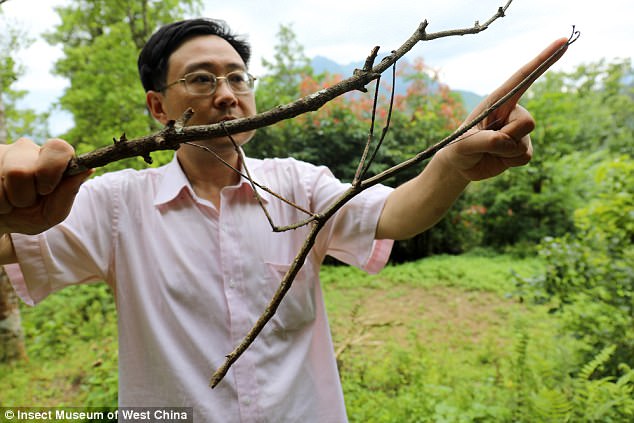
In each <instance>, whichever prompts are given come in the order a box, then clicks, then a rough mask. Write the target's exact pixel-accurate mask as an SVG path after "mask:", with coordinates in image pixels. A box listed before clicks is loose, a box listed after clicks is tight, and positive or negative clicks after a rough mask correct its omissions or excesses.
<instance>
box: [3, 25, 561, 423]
mask: <svg viewBox="0 0 634 423" xmlns="http://www.w3.org/2000/svg"><path fill="white" fill-rule="evenodd" d="M564 43H565V40H558V41H556V42H555V43H553V44H552V45H551V46H550V47H548V48H547V49H546V50H545V51H544V52H543V53H542V55H540V56H538V57H537V58H536V59H535V60H533V61H532V62H531V63H529V65H527V66H526V67H524V68H523V69H522V70H521V71H520V72H518V74H517V75H515V76H514V77H513V78H511V80H509V82H507V83H506V84H505V85H503V86H502V87H501V88H500V90H498V92H496V93H494V95H493V96H494V97H495V96H498V97H499V96H500V94H503V93H504V92H506V91H508V90H509V87H510V86H512V85H515V83H517V82H519V81H520V80H521V79H522V78H523V75H524V74H526V73H527V72H529V71H530V70H532V69H533V68H535V67H536V66H537V65H538V64H539V63H541V62H542V61H543V60H544V59H545V58H546V57H548V56H549V55H550V53H552V52H554V51H555V50H556V49H557V48H558V47H559V46H561V45H563V44H564ZM249 54H250V49H249V46H248V44H246V43H245V42H244V41H243V40H241V39H239V38H238V37H236V36H234V35H233V34H231V32H230V31H229V29H228V28H227V27H226V26H224V24H222V23H220V22H216V21H211V20H205V19H195V20H187V21H181V22H176V23H173V24H170V25H167V26H165V27H163V28H161V29H160V30H159V31H158V32H157V33H156V34H154V35H153V36H152V37H151V39H150V40H149V41H148V43H147V45H146V46H145V48H144V49H143V51H142V52H141V54H140V56H139V72H140V74H141V79H142V82H143V85H144V87H145V89H146V92H147V106H148V108H149V110H150V112H151V113H152V115H153V116H154V117H155V118H156V119H157V120H158V121H159V122H161V123H163V124H166V123H167V122H168V121H170V120H175V119H179V118H180V117H181V116H182V115H183V112H184V111H185V110H186V109H188V108H190V107H191V108H193V110H194V115H193V117H192V119H191V120H190V121H189V124H211V123H216V122H220V121H223V120H230V119H236V118H242V117H246V116H251V115H253V114H254V113H255V101H254V96H253V90H252V88H253V79H252V77H251V76H250V75H249V74H248V72H247V64H248V60H249ZM500 116H502V121H501V123H500V125H499V127H500V129H499V130H496V131H493V130H474V131H472V133H471V135H470V136H469V137H468V138H466V139H465V140H463V141H461V142H459V143H455V144H453V145H452V146H450V147H447V148H445V149H444V150H442V151H441V152H440V153H438V154H437V155H436V156H435V157H434V158H433V160H431V162H430V163H429V164H428V166H427V167H426V168H425V169H424V171H423V172H422V173H421V175H419V176H418V177H416V178H414V179H413V180H411V181H409V182H408V183H406V184H404V185H403V186H401V187H399V188H397V189H396V190H391V189H389V188H387V187H383V186H378V187H374V188H372V189H370V190H367V191H365V192H363V193H362V194H361V195H359V196H357V197H356V198H354V199H353V200H352V201H350V202H349V203H347V204H346V206H345V207H344V208H343V209H342V210H341V211H340V212H339V213H338V214H337V215H336V216H335V217H333V218H332V219H331V220H330V221H329V223H328V225H327V226H326V227H325V228H324V229H323V230H322V232H321V233H320V235H319V237H318V239H317V242H316V243H315V247H314V248H313V249H312V251H311V253H310V255H309V257H308V258H307V260H306V264H305V265H304V266H303V268H302V270H301V271H300V273H299V275H298V276H297V278H296V280H295V282H294V284H293V287H292V288H291V290H290V291H289V293H288V294H287V296H286V297H285V299H284V301H283V303H282V305H281V306H280V308H279V309H278V312H277V313H276V315H275V317H274V318H273V320H272V321H271V322H270V323H269V324H268V325H267V327H266V328H265V329H264V331H263V332H262V333H261V334H260V336H259V337H258V339H257V340H256V341H255V342H254V344H253V345H252V346H251V347H250V348H249V349H248V350H247V352H246V353H245V354H244V355H243V356H242V357H241V358H240V359H239V360H238V361H237V362H236V363H235V364H234V366H233V367H232V369H231V370H230V371H229V373H228V374H227V376H226V377H225V379H224V380H223V381H222V382H221V383H220V384H219V385H218V386H217V387H216V388H215V389H214V390H211V389H209V388H208V386H207V383H208V378H209V376H210V373H211V371H212V370H213V369H215V368H216V367H217V366H218V365H219V364H221V363H222V361H223V360H224V355H225V354H226V353H228V352H229V351H231V350H232V349H233V347H234V346H235V345H236V344H237V343H238V342H239V341H240V340H241V339H242V337H243V336H244V335H245V334H246V332H247V331H248V330H249V329H250V328H251V326H252V325H253V323H254V321H255V319H256V318H257V317H258V316H259V315H260V313H261V312H262V311H263V309H264V307H265V306H266V304H267V302H268V301H269V299H270V297H271V294H272V293H273V291H274V290H275V288H276V287H277V285H278V283H279V281H280V279H281V276H282V275H283V274H284V272H285V270H286V269H287V268H288V266H289V264H290V263H291V261H292V260H293V258H294V256H295V254H296V252H297V250H298V249H299V247H300V246H301V244H302V242H303V240H304V238H305V235H306V231H307V229H306V228H303V229H298V230H295V231H290V232H284V233H273V232H272V231H271V230H270V227H269V226H268V223H267V221H266V219H265V217H264V215H263V213H262V211H261V209H260V208H259V205H258V204H257V201H256V200H255V199H254V193H253V190H252V188H251V185H250V184H249V183H248V182H247V181H246V180H244V179H243V178H242V177H241V176H240V175H238V174H237V173H235V172H234V171H233V170H231V169H230V168H228V167H227V166H225V165H224V164H223V163H222V161H226V162H227V163H229V164H231V165H232V166H234V167H236V168H243V167H244V166H245V165H246V166H247V167H248V168H249V170H250V172H251V174H252V175H253V177H254V179H255V180H257V181H258V182H261V183H263V184H264V185H266V186H268V187H269V188H272V189H273V190H274V191H276V192H277V193H279V194H281V195H283V196H284V197H286V198H288V199H290V200H292V201H294V202H295V203H297V204H299V205H300V206H302V207H304V208H307V209H310V210H312V211H319V210H321V209H323V208H324V207H325V206H327V205H328V204H330V203H331V202H332V201H333V200H334V199H336V198H337V197H338V195H339V194H340V193H341V192H342V191H343V190H344V189H345V188H346V186H345V185H344V184H341V183H340V182H338V181H337V180H336V179H335V178H334V177H333V176H332V175H331V173H330V172H329V171H328V170H327V169H325V168H323V167H316V166H313V165H309V164H306V163H302V162H298V161H295V160H293V159H271V160H253V159H249V158H247V159H245V163H242V162H241V159H240V155H239V154H238V152H236V151H235V149H234V146H233V144H232V142H231V140H229V139H228V138H226V137H221V138H218V139H214V140H210V141H199V142H197V143H196V144H195V145H183V146H182V147H181V148H180V149H179V150H178V151H177V152H176V154H175V157H174V160H173V161H172V163H170V164H169V165H167V166H164V167H162V168H159V169H146V170H142V171H138V172H137V171H132V170H126V171H122V172H116V173H111V174H107V175H104V176H102V177H99V178H95V179H93V180H91V181H89V182H87V183H86V184H84V185H83V187H82V189H81V190H80V189H79V187H80V185H81V184H82V183H83V182H84V180H86V179H87V178H88V176H89V172H88V173H85V174H82V175H78V176H75V177H70V178H65V177H63V176H62V175H63V172H64V170H65V167H66V164H67V163H68V160H69V159H70V158H71V157H72V155H73V150H72V148H71V147H70V146H69V145H68V144H67V143H66V142H64V141H62V140H50V141H48V142H47V143H45V144H44V145H43V146H41V147H39V146H37V145H35V144H34V143H32V142H31V141H29V140H24V139H23V140H19V141H17V142H16V143H14V144H12V145H8V146H1V147H2V149H1V150H0V176H1V177H2V187H1V190H0V228H1V230H2V233H3V234H4V235H3V236H2V238H1V240H0V241H1V242H0V259H1V260H2V262H3V263H14V262H16V263H17V264H13V265H10V266H7V269H8V273H9V275H10V277H11V280H12V283H13V284H14V287H15V289H16V291H17V292H18V294H19V295H20V296H21V297H22V298H23V299H24V300H25V301H26V302H27V303H30V304H34V303H37V302H38V301H40V300H42V299H43V298H44V297H46V296H47V295H49V294H50V293H52V292H54V291H55V290H58V289H61V288H63V287H64V286H67V285H70V284H76V283H84V282H90V281H96V280H105V281H106V282H107V283H108V284H109V285H110V286H111V287H112V289H113V292H114V295H115V298H116V303H117V308H118V314H119V337H120V346H119V348H120V350H119V366H120V371H119V385H120V386H119V402H120V405H121V406H139V407H151V406H190V407H193V409H194V415H195V421H200V422H216V421H217V422H223V423H224V422H234V421H235V422H261V421H262V422H284V421H289V422H341V421H345V420H346V414H345V408H344V403H343V395H342V392H341V385H340V382H339V377H338V373H337V368H336V363H335V360H334V355H333V347H332V340H331V338H330V334H329V330H328V324H327V320H326V315H325V311H324V305H323V299H322V293H321V289H320V287H319V281H318V271H319V266H320V264H321V262H322V260H323V259H324V257H325V256H326V255H327V254H330V255H333V256H335V257H337V258H339V259H340V260H343V261H344V262H346V263H349V264H352V265H355V266H358V267H361V268H363V269H366V270H367V271H370V272H376V271H378V270H380V269H381V268H382V266H383V265H384V264H385V262H386V261H387V259H388V255H389V251H390V248H391V242H392V241H390V240H392V239H401V238H406V237H410V236H413V235H415V234H417V233H420V232H422V231H424V230H425V229H427V228H429V227H430V226H431V225H433V224H434V223H435V222H436V221H437V220H438V219H440V218H441V217H442V215H443V214H444V213H445V211H446V210H447V209H448V207H450V206H451V204H452V203H453V202H454V200H455V199H456V197H457V196H458V195H459V194H460V193H461V192H462V191H463V189H464V188H465V187H466V185H467V184H468V182H469V181H470V180H475V179H482V178H487V177H491V176H495V175H497V174H498V173H500V172H502V171H504V170H505V169H507V168H508V167H511V166H518V165H523V164H525V163H527V162H528V161H529V159H530V156H531V153H532V151H531V144H530V139H529V137H528V133H529V132H530V131H531V130H532V129H533V126H534V122H533V120H532V118H531V117H530V115H529V114H528V113H527V112H526V111H525V110H523V109H522V108H520V107H517V106H515V104H510V105H509V106H507V107H506V108H505V110H504V111H502V112H501V115H500ZM252 135H253V134H252V133H242V134H238V135H235V136H234V139H235V141H236V142H237V143H238V144H240V145H243V144H244V143H246V142H247V141H249V139H250V138H251V136H252ZM326 141H327V140H326ZM207 149H211V150H213V151H214V152H215V153H216V155H217V157H216V156H214V155H211V154H210V153H209V152H208V151H207ZM220 159H222V161H221V160H220ZM77 192H78V193H77ZM262 195H263V199H264V202H265V203H266V205H267V207H268V209H269V210H270V213H271V215H272V216H273V219H274V220H275V221H276V223H278V224H288V223H293V222H295V221H298V220H301V219H303V218H304V217H305V215H304V214H303V212H301V211H299V210H297V209H295V208H293V207H291V206H289V205H287V204H285V203H282V202H280V201H278V200H277V199H275V198H274V197H272V196H270V195H268V194H266V193H263V194H262Z"/></svg>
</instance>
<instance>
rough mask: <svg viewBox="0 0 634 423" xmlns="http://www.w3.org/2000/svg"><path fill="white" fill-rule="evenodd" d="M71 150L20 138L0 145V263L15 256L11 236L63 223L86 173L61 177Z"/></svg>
mask: <svg viewBox="0 0 634 423" xmlns="http://www.w3.org/2000/svg"><path fill="white" fill-rule="evenodd" d="M73 155H74V150H73V148H72V147H71V146H70V145H69V144H68V143H67V142H65V141H62V140H59V139H53V140H49V141H47V142H46V143H45V144H44V145H42V146H39V145H37V144H35V143H34V142H33V141H31V140H28V139H25V138H21V139H19V140H18V141H16V142H15V143H13V144H8V145H0V234H2V235H1V236H0V264H7V263H13V262H15V261H16V254H15V250H14V248H13V243H12V242H11V237H10V236H9V234H10V233H23V234H31V235H33V234H38V233H40V232H43V231H45V230H46V229H49V228H51V227H53V226H55V225H57V224H58V223H60V222H61V221H63V220H64V219H65V218H66V216H68V213H69V212H70V209H71V207H72V204H73V201H74V199H75V195H76V194H77V191H79V187H80V185H81V184H82V183H83V182H84V181H85V180H86V179H87V178H88V177H89V176H90V175H91V173H92V171H87V172H84V173H82V174H79V175H75V176H72V177H64V171H65V170H66V166H67V165H68V161H69V160H70V159H71V157H73Z"/></svg>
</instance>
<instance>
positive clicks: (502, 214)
mask: <svg viewBox="0 0 634 423" xmlns="http://www.w3.org/2000/svg"><path fill="white" fill-rule="evenodd" d="M524 105H525V106H526V107H527V108H528V109H529V110H530V111H531V113H532V114H533V116H534V118H535V120H536V121H537V122H538V125H537V127H536V129H535V131H534V132H533V133H532V134H531V138H532V140H533V144H534V145H535V150H536V154H535V157H534V158H533V160H532V161H531V164H530V165H529V166H526V167H523V168H521V169H516V170H515V171H513V172H506V173H505V174H503V175H500V177H498V178H495V180H493V181H489V182H487V183H486V184H476V185H475V186H474V188H473V189H472V190H470V191H469V194H468V197H469V203H470V204H474V205H479V206H481V207H482V209H483V210H486V213H485V214H484V215H483V216H482V219H481V229H482V232H483V235H482V236H483V243H484V244H485V245H488V246H493V247H498V248H503V247H505V246H509V245H516V244H519V245H526V244H535V243H538V242H539V241H540V240H541V239H542V238H544V237H546V236H551V237H557V236H561V235H563V234H565V233H568V232H572V231H574V230H575V224H574V222H573V220H574V219H573V213H574V211H575V210H576V209H577V208H579V207H581V206H582V204H583V202H585V201H587V200H588V198H589V196H590V194H591V193H590V192H589V191H588V189H587V187H589V186H592V183H591V181H589V180H588V177H589V175H588V172H587V169H588V168H589V167H591V166H593V165H594V162H593V161H595V160H596V159H595V158H594V157H595V156H594V153H596V152H599V151H605V152H607V153H608V154H626V153H628V152H629V153H630V154H631V148H632V147H631V143H632V139H634V124H633V123H632V119H631V117H632V115H634V70H633V69H632V65H631V63H630V61H629V60H623V61H615V62H614V63H605V62H603V61H600V62H597V63H593V64H588V65H582V66H580V67H578V69H576V70H575V71H573V72H570V73H566V72H550V73H548V74H546V75H545V76H544V78H543V80H541V81H539V82H538V83H536V84H535V85H534V86H533V87H532V88H531V90H530V91H529V92H528V93H527V96H526V101H525V102H524Z"/></svg>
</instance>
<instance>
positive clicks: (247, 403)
mask: <svg viewBox="0 0 634 423" xmlns="http://www.w3.org/2000/svg"><path fill="white" fill-rule="evenodd" d="M242 403H243V404H244V405H246V406H249V405H251V400H250V399H249V398H245V399H244V401H242Z"/></svg>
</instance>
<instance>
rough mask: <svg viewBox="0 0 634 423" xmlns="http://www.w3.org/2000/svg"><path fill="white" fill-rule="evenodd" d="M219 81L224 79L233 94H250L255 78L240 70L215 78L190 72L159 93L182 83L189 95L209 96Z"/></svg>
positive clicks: (208, 73)
mask: <svg viewBox="0 0 634 423" xmlns="http://www.w3.org/2000/svg"><path fill="white" fill-rule="evenodd" d="M221 79H224V80H225V82H227V83H228V84H229V87H230V88H231V91H233V93H234V94H247V93H250V92H251V91H253V87H254V85H255V77H253V75H251V74H249V73H248V72H246V71H242V70H237V71H233V72H229V73H228V74H226V75H225V76H216V75H214V74H213V73H211V72H192V73H188V74H187V75H184V76H183V77H182V78H181V79H179V80H177V81H174V82H172V83H169V84H167V85H166V86H164V87H163V88H162V89H161V90H160V91H165V90H167V89H168V88H169V87H171V86H172V85H176V84H181V83H182V84H184V85H185V89H186V90H187V92H188V93H190V94H193V95H211V94H213V93H215V92H216V89H217V88H218V83H219V81H220V80H221Z"/></svg>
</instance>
